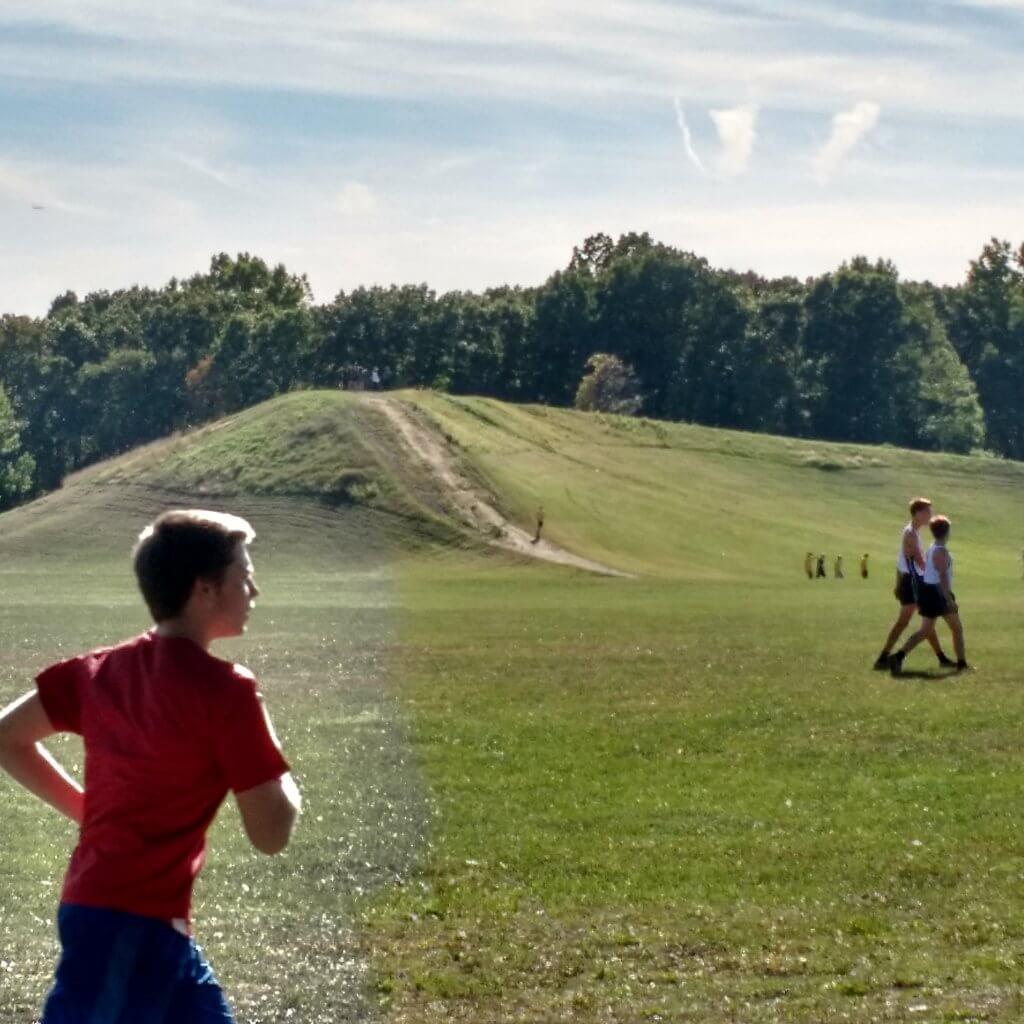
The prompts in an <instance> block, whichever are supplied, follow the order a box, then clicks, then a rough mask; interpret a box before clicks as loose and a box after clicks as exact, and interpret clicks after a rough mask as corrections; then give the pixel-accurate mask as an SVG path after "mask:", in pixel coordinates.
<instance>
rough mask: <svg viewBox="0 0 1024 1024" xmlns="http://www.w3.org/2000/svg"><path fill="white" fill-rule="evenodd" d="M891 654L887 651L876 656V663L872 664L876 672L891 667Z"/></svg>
mask: <svg viewBox="0 0 1024 1024" xmlns="http://www.w3.org/2000/svg"><path fill="white" fill-rule="evenodd" d="M889 658H890V655H888V654H886V653H885V651H882V653H881V654H880V655H879V656H878V657H877V658H875V664H874V665H873V666H872V668H874V670H875V671H876V672H884V671H885V670H886V669H887V668H888V667H889Z"/></svg>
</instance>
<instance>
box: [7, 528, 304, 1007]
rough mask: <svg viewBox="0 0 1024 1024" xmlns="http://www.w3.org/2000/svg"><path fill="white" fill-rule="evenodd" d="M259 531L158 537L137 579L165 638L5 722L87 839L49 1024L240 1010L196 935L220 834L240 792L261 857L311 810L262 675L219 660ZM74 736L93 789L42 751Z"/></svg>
mask: <svg viewBox="0 0 1024 1024" xmlns="http://www.w3.org/2000/svg"><path fill="white" fill-rule="evenodd" d="M254 536H255V535H254V533H253V530H252V527H250V526H249V524H248V523H247V522H246V521H245V520H244V519H239V518H238V517H236V516H227V515H223V514H220V513H215V512H203V511H194V510H193V511H174V512H167V513H164V515H162V516H160V517H159V518H158V519H157V520H156V521H155V522H154V523H153V524H152V525H151V526H149V527H147V528H146V529H145V530H144V531H143V533H142V535H141V536H140V538H139V542H138V544H137V545H136V547H135V551H134V552H133V562H134V566H135V574H136V576H137V578H138V582H139V587H140V589H141V591H142V596H143V598H144V599H145V601H146V604H147V605H148V607H149V609H150V612H151V613H152V615H153V618H154V620H155V622H156V626H155V627H154V628H153V629H152V630H150V631H149V632H147V633H144V634H143V635H142V636H139V637H136V638H134V639H132V640H128V641H125V642H124V643H121V644H118V645H117V646H116V647H109V648H105V649H102V650H97V651H93V652H92V653H90V654H85V655H81V656H79V657H76V658H71V659H69V660H67V661H62V662H59V663H58V664H56V665H52V666H51V667H50V668H48V669H46V670H45V671H43V672H41V673H40V674H39V676H37V678H36V689H34V690H32V691H30V692H29V693H27V694H26V695H25V696H24V697H22V698H21V699H20V700H17V701H15V702H14V704H12V705H11V706H10V707H8V708H7V709H6V710H5V711H4V712H3V713H2V714H0V767H2V768H4V769H5V770H6V771H7V772H8V773H9V774H10V775H11V776H12V777H13V778H14V779H15V780H16V781H17V782H19V783H21V785H23V786H24V787H25V788H26V789H28V790H29V791H31V792H32V793H34V794H35V795H36V796H38V797H39V798H40V799H41V800H44V801H45V802H47V803H49V804H51V805H52V806H53V807H55V808H56V809H57V810H58V811H60V812H61V813H62V814H65V815H67V817H69V818H71V819H72V820H73V821H75V822H77V823H78V824H79V826H80V830H79V840H78V845H77V846H76V848H75V851H74V853H73V854H72V857H71V863H70V864H69V866H68V870H67V875H66V876H65V880H64V890H63V893H62V895H61V905H60V909H59V911H58V919H57V920H58V929H59V932H60V939H61V945H62V955H61V960H60V963H59V965H58V967H57V974H56V982H55V984H54V987H53V989H52V991H51V992H50V995H49V998H48V999H47V1002H46V1008H45V1010H44V1013H43V1024H85V1022H89V1024H143V1022H145V1024H205V1022H210V1024H212V1022H215V1021H216V1022H230V1021H231V1020H232V1016H231V1011H230V1010H229V1009H228V1006H227V1003H226V1002H225V1000H224V996H223V993H222V992H221V989H220V986H219V984H218V983H217V979H216V978H215V977H214V975H213V972H212V971H211V970H210V967H209V965H208V964H207V963H206V961H205V959H204V958H203V955H202V953H201V951H200V950H199V948H198V947H197V946H196V944H195V942H194V941H193V940H192V938H191V936H190V927H189V909H190V901H191V895H192V885H193V882H194V881H195V878H196V875H198V873H199V870H200V868H201V867H202V864H203V858H204V854H205V844H206V830H207V828H208V827H209V825H210V823H211V822H212V821H213V818H214V815H215V814H216V813H217V810H218V808H219V807H220V804H221V803H222V802H223V800H224V798H225V796H226V795H227V794H228V792H229V791H231V792H233V793H234V794H235V799H236V801H237V803H238V807H239V811H240V812H241V816H242V823H243V826H244V828H245V831H246V834H247V835H248V837H249V840H250V841H251V842H252V844H253V845H254V846H255V847H256V848H257V849H258V850H260V851H262V852H263V853H268V854H273V853H278V852H280V851H281V850H283V849H284V847H285V846H286V845H287V843H288V839H289V838H290V836H291V831H292V828H293V827H294V824H295V821H296V818H297V816H298V813H299V810H300V806H301V799H300V797H299V793H298V789H297V788H296V786H295V782H294V780H293V779H292V776H291V774H290V772H289V768H288V764H287V762H286V761H285V760H284V757H283V756H282V754H281V750H280V745H279V744H278V742H277V738H276V736H275V735H274V731H273V727H272V726H271V724H270V719H269V717H268V716H267V713H266V709H265V707H264V705H263V701H262V698H261V697H260V695H259V693H258V692H257V689H256V680H255V679H254V677H253V676H252V674H251V673H250V672H249V671H248V670H247V669H245V668H242V667H241V666H240V665H232V664H231V663H230V662H226V661H221V660H220V659H219V658H215V657H213V656H212V655H211V654H210V653H209V651H208V648H209V646H210V644H211V643H212V642H213V641H214V640H218V639H221V638H224V637H232V636H239V635H241V634H242V633H243V632H244V631H245V623H246V619H247V618H248V616H249V611H250V609H251V608H252V605H253V600H254V598H255V597H256V595H257V594H258V593H259V591H258V590H257V588H256V582H255V580H254V578H253V566H252V561H251V560H250V558H249V551H248V544H249V542H250V541H252V539H253V537H254ZM56 732H76V733H78V734H80V735H81V736H82V739H83V742H84V745H85V789H84V791H83V790H82V788H81V787H80V786H79V785H78V784H77V783H76V782H75V781H74V780H73V779H72V778H71V777H70V776H69V775H67V774H66V773H65V772H64V771H63V769H62V768H61V767H60V766H59V765H58V764H57V763H56V761H54V760H53V758H52V757H51V756H50V755H49V754H48V753H47V752H46V751H45V750H44V749H43V748H42V747H41V746H40V745H39V742H40V741H41V740H43V739H45V738H46V737H47V736H50V735H52V734H53V733H56Z"/></svg>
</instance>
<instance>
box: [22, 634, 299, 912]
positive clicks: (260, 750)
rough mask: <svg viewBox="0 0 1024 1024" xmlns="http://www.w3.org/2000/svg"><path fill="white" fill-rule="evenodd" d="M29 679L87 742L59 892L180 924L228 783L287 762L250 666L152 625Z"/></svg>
mask: <svg viewBox="0 0 1024 1024" xmlns="http://www.w3.org/2000/svg"><path fill="white" fill-rule="evenodd" d="M36 685H37V686H38V689H39V698H40V700H41V701H42V705H43V708H44V709H45V711H46V714H47V716H48V717H49V719H50V723H51V724H52V725H53V727H54V729H56V730H57V731H58V732H75V733H78V734H80V735H81V737H82V739H83V741H84V743H85V813H84V818H83V821H82V826H81V830H80V832H79V839H78V846H77V847H76V848H75V852H74V853H73V854H72V856H71V863H70V864H69V865H68V871H67V875H66V877H65V879H64V891H63V894H62V897H61V898H62V900H63V901H64V902H65V903H79V904H84V905H86V906H92V907H104V908H106V909H109V910H124V911H128V912H130V913H134V914H143V915H145V916H147V917H159V918H163V919H165V920H172V919H174V918H181V919H183V920H186V921H187V920H188V919H189V906H190V903H191V898H192V884H193V882H194V881H195V878H196V875H198V874H199V870H200V868H201V867H202V866H203V858H204V855H205V849H206V830H207V828H208V827H209V825H210V822H211V821H213V817H214V815H215V814H216V813H217V808H218V807H220V805H221V802H222V801H223V800H224V798H225V796H227V793H228V791H229V790H232V791H234V792H236V793H237V792H241V791H243V790H246V789H251V788H252V787H253V786H258V785H260V784H261V783H264V782H269V781H270V780H271V779H276V778H279V777H280V776H282V775H284V774H285V773H286V772H287V771H288V770H289V769H288V764H287V762H286V761H285V760H284V758H283V757H282V756H281V752H280V750H279V749H278V747H277V744H276V743H275V741H274V738H273V736H272V735H271V732H270V730H269V728H268V727H267V720H266V716H265V715H264V713H263V709H262V706H261V704H260V700H259V694H258V693H257V692H256V680H255V678H254V677H253V675H252V673H250V672H249V671H248V669H245V668H242V667H241V666H240V665H232V664H230V663H229V662H226V661H222V660H221V659H219V658H215V657H213V656H212V655H211V654H208V653H207V652H206V651H204V650H203V649H202V648H201V647H200V646H199V645H198V644H196V643H193V642H192V641H191V640H186V639H185V638H183V637H160V636H157V634H156V633H155V632H149V633H144V634H143V635H142V636H140V637H136V638H135V639H134V640H128V641H125V642H124V643H122V644H119V645H118V646H116V647H109V648H105V649H103V650H99V651H94V652H92V653H91V654H85V655H81V656H80V657H77V658H70V659H69V660H67V661H62V662H59V663H58V664H56V665H53V666H51V667H50V668H48V669H46V670H45V671H44V672H41V673H40V674H39V676H38V677H37V678H36Z"/></svg>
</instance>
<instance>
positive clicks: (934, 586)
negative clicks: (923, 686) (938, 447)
mask: <svg viewBox="0 0 1024 1024" xmlns="http://www.w3.org/2000/svg"><path fill="white" fill-rule="evenodd" d="M929 526H930V528H931V531H932V536H933V537H934V538H935V542H934V543H933V544H932V545H931V547H929V548H928V552H927V554H926V555H925V566H924V575H923V576H922V577H921V588H920V593H919V595H918V607H919V608H920V610H921V628H920V629H919V630H918V631H917V632H916V633H915V634H914V635H913V636H912V637H911V638H910V639H909V640H908V641H907V642H906V643H905V644H904V645H903V649H902V650H899V651H897V652H896V653H895V654H894V655H893V656H892V659H891V660H890V662H889V669H890V671H891V672H892V674H893V675H894V676H898V675H900V674H901V673H902V672H903V660H904V659H905V658H906V656H907V655H908V654H909V653H910V652H911V651H912V650H913V649H914V648H915V647H916V646H917V645H918V644H919V643H920V642H921V641H922V640H927V639H928V638H929V637H931V636H934V635H935V620H936V619H937V618H938V617H939V616H940V615H941V616H942V618H944V619H945V620H946V625H948V626H949V628H950V631H951V632H952V634H953V646H954V648H955V650H956V670H957V671H958V672H963V671H964V670H965V669H966V668H967V667H968V665H967V655H966V653H965V651H964V627H963V625H962V624H961V622H960V609H959V607H958V606H957V603H956V596H955V595H954V594H953V556H952V555H951V554H950V553H949V551H947V550H946V541H947V540H948V538H949V528H950V523H949V520H948V519H947V518H946V517H945V516H933V517H932V520H931V522H930V524H929Z"/></svg>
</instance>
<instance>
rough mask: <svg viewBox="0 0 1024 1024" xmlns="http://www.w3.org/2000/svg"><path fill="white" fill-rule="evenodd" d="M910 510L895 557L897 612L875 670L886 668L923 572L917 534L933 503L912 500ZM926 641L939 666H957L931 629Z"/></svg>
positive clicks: (912, 608) (914, 605) (914, 603)
mask: <svg viewBox="0 0 1024 1024" xmlns="http://www.w3.org/2000/svg"><path fill="white" fill-rule="evenodd" d="M909 507H910V522H908V523H907V525H906V526H904V527H903V533H902V534H901V535H900V546H899V553H898V554H897V556H896V586H895V588H894V590H893V594H894V596H895V598H896V600H897V601H899V603H900V611H899V614H898V615H897V616H896V621H895V622H894V623H893V626H892V629H890V630H889V635H888V636H887V637H886V638H885V646H884V647H883V648H882V652H881V653H880V654H879V655H878V657H877V658H876V659H875V665H874V667H875V669H876V670H878V671H883V670H885V669H887V668H888V667H889V657H890V652H891V651H892V649H893V647H894V646H895V645H896V641H897V640H899V638H900V636H902V634H903V631H904V630H905V629H906V628H907V625H908V624H909V622H910V620H911V619H912V618H913V617H914V612H915V611H917V591H918V587H919V585H920V576H921V573H922V572H924V569H925V558H924V554H923V552H922V551H921V539H920V537H918V535H917V531H918V530H920V529H921V527H922V526H924V525H925V524H926V523H927V522H928V521H929V520H930V519H931V515H932V503H931V502H930V501H929V500H928V499H927V498H914V499H913V500H912V501H911V502H910V506H909ZM926 639H927V640H928V643H929V644H930V645H931V648H932V650H933V651H934V652H935V656H936V658H938V659H939V664H940V665H942V666H943V667H944V668H949V667H952V666H953V665H955V664H956V663H955V662H954V661H952V660H950V659H949V658H947V657H946V655H945V654H944V653H943V650H942V645H941V644H940V643H939V638H938V636H937V635H936V633H935V630H934V629H933V630H932V631H931V632H930V633H929V634H928V635H927V637H926Z"/></svg>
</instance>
